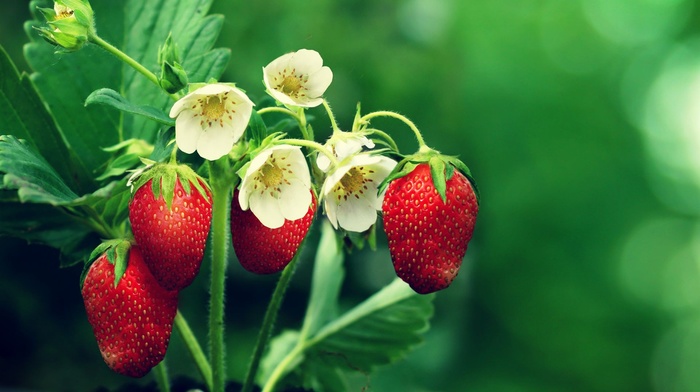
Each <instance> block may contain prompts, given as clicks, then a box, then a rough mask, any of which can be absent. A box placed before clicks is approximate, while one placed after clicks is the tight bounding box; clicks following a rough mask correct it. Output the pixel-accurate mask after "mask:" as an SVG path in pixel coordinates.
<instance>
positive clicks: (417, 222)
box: [0, 0, 478, 391]
mask: <svg viewBox="0 0 700 392" xmlns="http://www.w3.org/2000/svg"><path fill="white" fill-rule="evenodd" d="M40 11H41V13H42V14H43V15H44V17H45V18H46V23H45V24H43V25H40V26H38V27H36V29H37V30H38V31H39V33H40V34H41V35H42V36H43V38H45V39H46V40H47V41H49V42H50V43H52V44H53V45H55V46H56V47H57V48H58V51H59V52H64V53H63V54H61V55H62V56H71V55H73V52H77V51H80V50H82V49H83V47H85V46H86V45H88V44H92V45H95V46H98V47H101V48H103V49H105V50H106V51H107V52H109V53H111V54H112V55H114V56H115V57H116V58H117V59H119V60H121V61H123V62H124V63H125V64H127V65H128V66H130V67H132V68H133V69H134V70H135V71H136V72H138V74H137V75H136V76H140V77H143V78H145V79H146V80H148V81H149V82H152V83H153V84H154V85H156V86H157V87H158V91H159V94H160V95H161V97H162V98H165V100H164V101H163V102H164V104H163V105H161V107H162V108H156V107H153V106H149V105H143V104H137V103H134V102H132V101H130V100H129V98H128V97H127V96H125V95H124V92H123V91H121V92H118V91H115V90H113V89H109V88H101V89H98V90H96V91H94V92H93V93H92V94H90V95H89V96H88V97H87V98H86V101H85V102H86V105H95V104H102V105H106V106H108V107H111V108H115V109H117V110H119V111H121V112H122V115H124V116H140V117H142V118H144V119H145V121H150V122H152V123H155V124H158V126H159V131H158V134H157V137H155V138H154V139H153V140H149V139H148V138H139V137H133V138H129V139H126V138H122V137H120V140H119V143H118V144H116V145H113V146H111V147H108V148H107V151H109V152H111V153H113V157H112V159H111V160H110V161H109V163H108V164H107V165H106V166H105V167H104V168H103V170H102V172H101V174H100V175H99V176H98V178H97V180H98V181H103V182H105V183H106V185H104V186H103V187H102V188H100V189H98V190H97V191H95V192H93V193H92V194H89V195H87V196H84V197H78V196H77V195H75V193H74V191H73V190H72V189H71V187H70V185H68V184H67V183H66V182H64V181H63V179H62V176H61V175H59V174H58V173H57V171H56V170H55V169H54V168H53V167H52V164H51V163H49V162H47V161H46V160H45V158H44V157H42V156H41V155H40V154H39V153H38V152H37V151H36V150H35V149H33V146H32V145H31V143H28V142H26V141H22V140H20V139H18V138H16V137H14V136H11V135H5V136H0V171H2V172H3V173H5V175H4V189H7V190H17V191H18V192H17V193H18V194H19V195H20V198H21V197H22V193H23V192H24V193H25V196H26V193H27V192H29V193H30V194H32V193H31V192H35V196H36V194H38V195H39V196H36V197H34V198H32V197H29V198H27V197H24V199H22V200H21V201H23V202H27V201H31V202H44V203H46V202H47V201H46V199H51V200H53V201H54V202H52V203H51V202H49V204H51V205H53V206H54V207H55V208H60V209H63V210H64V211H69V212H70V213H71V214H72V215H73V217H74V218H75V219H76V220H77V221H79V222H80V223H81V224H84V225H85V226H86V227H87V230H89V231H90V232H92V233H95V234H97V235H99V236H100V238H101V239H102V240H103V241H102V242H101V243H100V244H99V245H98V246H96V247H95V248H94V249H92V252H91V254H90V256H89V257H87V258H86V260H85V264H84V265H85V268H84V273H83V277H82V280H81V291H82V295H83V299H84V303H85V308H86V311H87V318H88V321H89V322H90V324H91V325H92V327H93V331H94V334H95V337H96V339H97V343H98V346H99V349H100V352H101V354H102V357H103V359H104V361H105V362H106V363H107V365H108V366H109V367H110V368H111V369H113V370H114V371H116V372H118V373H120V374H123V375H127V376H131V377H142V376H144V375H145V374H147V373H148V372H149V371H150V370H151V369H152V368H154V367H155V368H156V369H157V372H156V373H157V374H156V375H157V377H158V380H159V382H160V384H161V385H162V387H163V388H164V389H167V385H168V381H167V374H166V373H165V368H164V366H159V364H162V361H163V359H164V357H165V354H166V350H167V347H168V343H169V340H170V335H171V331H172V329H173V327H176V328H178V329H179V330H180V332H181V333H182V335H183V337H184V338H185V342H186V344H187V347H188V349H189V350H190V352H191V354H192V358H193V360H194V361H195V363H196V364H197V367H198V369H199V370H200V373H201V376H202V379H203V382H204V384H205V385H206V386H207V388H208V389H209V390H212V391H222V390H223V389H224V385H225V381H226V380H225V378H226V377H225V370H224V366H225V351H224V347H225V345H224V341H223V326H224V324H225V323H224V314H223V303H224V298H225V293H224V279H225V275H226V263H227V260H228V254H227V249H228V246H229V241H230V242H231V243H232V245H233V250H234V252H235V254H236V256H237V259H238V261H239V262H240V263H241V265H242V266H243V268H245V269H246V270H248V271H250V272H252V273H256V274H275V273H280V272H281V275H280V280H279V283H278V285H277V287H276V289H275V292H274V293H273V297H272V300H271V301H270V304H269V306H268V309H267V313H266V316H265V319H264V320H263V326H262V328H261V332H260V337H259V340H258V342H257V345H256V348H255V352H254V354H253V356H252V359H251V362H250V364H249V371H248V375H247V379H246V380H243V383H244V386H243V389H244V390H250V389H251V388H252V386H253V384H254V383H257V384H259V385H260V386H261V387H263V390H265V391H272V390H274V389H275V388H276V387H277V386H278V385H279V384H280V382H281V381H283V380H286V381H289V382H296V383H299V384H301V385H303V386H305V387H309V388H313V389H315V390H338V389H339V388H340V387H339V385H342V380H340V379H339V377H340V374H339V372H337V371H330V370H329V369H338V368H340V369H342V368H343V367H345V368H348V367H349V365H348V364H351V366H350V367H351V368H359V369H363V370H364V369H367V370H369V369H371V368H372V367H374V366H376V365H379V364H384V363H389V362H391V361H393V360H395V359H396V358H398V357H400V356H401V355H402V354H403V353H405V352H406V351H407V349H408V348H410V347H411V346H413V345H414V344H415V343H416V342H417V341H419V334H420V333H421V332H423V331H424V330H425V329H426V328H427V319H428V317H429V316H430V313H431V307H430V302H429V301H430V299H431V298H432V296H420V295H416V293H419V294H429V293H433V292H435V291H439V290H442V289H445V288H447V287H448V286H449V285H450V284H451V283H452V281H453V280H454V279H455V277H456V276H457V273H458V271H459V268H460V266H461V264H462V259H463V258H464V256H465V253H466V251H467V244H468V242H469V240H470V239H471V236H472V232H473V230H474V225H475V221H476V216H477V212H478V193H477V190H476V186H475V183H474V180H473V178H472V176H471V174H470V172H469V169H468V168H467V167H466V166H465V165H464V164H463V163H462V162H461V161H460V160H459V159H457V158H456V157H452V156H446V155H443V154H441V153H439V152H438V151H436V150H434V149H432V148H430V147H428V146H427V144H426V143H425V141H424V140H423V137H422V135H421V133H420V132H419V130H418V128H417V127H416V125H415V124H414V123H413V122H411V121H410V120H408V119H407V118H406V117H404V116H403V115H400V114H398V113H395V112H390V111H375V112H370V113H367V114H363V113H362V112H361V107H360V105H359V104H358V106H357V114H356V116H355V118H354V121H353V123H352V125H351V126H350V127H349V130H346V131H344V130H342V129H341V128H340V127H339V125H338V124H337V123H336V121H335V117H334V115H333V112H332V109H331V106H330V104H329V103H328V101H327V100H326V99H325V98H324V93H325V92H326V90H327V89H328V88H329V86H330V85H331V83H332V80H333V72H332V71H331V69H330V68H329V67H328V66H325V65H323V59H322V58H321V56H320V54H319V53H318V52H316V51H313V50H308V49H301V50H298V51H296V52H292V53H287V54H284V55H282V56H280V57H278V58H277V59H275V60H273V61H272V62H270V63H269V64H268V65H266V66H265V67H263V68H262V79H263V83H264V86H265V92H266V93H267V97H265V98H263V99H261V100H259V101H258V102H254V101H253V100H251V99H250V98H249V96H248V95H247V93H246V92H245V91H244V90H242V89H241V88H239V87H238V86H236V85H235V84H233V83H224V82H220V81H217V80H216V79H215V77H216V75H207V76H208V78H207V80H206V81H202V80H195V81H194V82H193V81H191V80H190V79H191V78H192V75H193V74H195V72H194V70H192V69H188V62H187V61H186V59H185V58H183V56H182V55H181V50H180V49H179V47H178V44H177V40H176V39H174V38H173V36H172V35H168V36H167V38H166V39H165V40H164V41H163V42H162V44H161V46H160V48H159V50H158V53H157V58H158V70H157V71H155V72H154V71H152V70H149V69H148V68H147V67H146V66H144V65H142V64H140V63H139V62H138V61H136V60H134V59H133V58H132V57H130V56H128V55H127V54H126V53H125V52H123V51H121V50H120V49H118V48H116V47H115V46H112V45H111V44H109V43H108V42H106V41H105V40H103V39H102V38H101V37H100V36H99V35H98V34H97V28H96V25H95V21H94V15H93V11H92V8H91V5H90V4H89V3H88V2H87V0H56V1H55V3H54V7H53V8H40ZM196 38H197V37H196V34H195V39H196ZM201 76H202V75H201V73H200V74H199V75H198V78H199V79H202V78H201ZM159 99H160V97H159ZM316 107H322V108H324V109H325V113H326V114H327V117H328V119H329V120H330V126H331V127H332V135H331V136H330V138H328V139H327V140H326V141H325V142H324V143H323V144H321V143H319V142H317V141H316V139H315V135H314V129H313V128H312V126H311V123H310V121H309V120H310V118H311V117H310V116H307V111H308V110H309V109H311V108H316ZM166 113H167V114H166ZM378 117H389V118H393V119H396V120H399V121H402V122H403V123H405V125H406V126H407V127H408V128H409V129H410V130H411V131H412V132H413V133H414V135H415V137H416V140H417V142H418V145H419V148H418V150H417V151H416V152H415V153H412V154H402V153H401V152H400V151H398V148H397V146H396V143H395V142H394V141H393V139H392V138H391V136H390V135H389V134H388V133H387V132H385V131H383V130H380V129H377V128H375V127H373V126H372V125H371V121H372V120H373V119H375V118H378ZM267 118H269V119H276V121H275V122H274V124H271V125H268V121H269V120H268V121H266V119H267ZM296 132H298V133H299V134H300V137H297V138H295V137H292V136H291V134H292V133H296ZM12 159H18V160H16V161H15V162H14V163H13V164H10V163H9V162H11V160H12ZM17 162H27V163H28V165H29V166H32V165H33V167H32V168H27V167H24V166H22V165H21V164H18V163H17ZM321 214H323V217H321ZM378 216H381V219H382V220H383V228H384V231H385V234H386V237H387V239H388V243H389V250H390V254H391V260H392V262H393V266H394V268H395V271H396V274H397V276H398V278H400V280H397V281H395V282H394V283H391V284H389V285H387V286H386V287H385V288H384V289H383V290H381V291H380V292H378V293H377V294H376V295H374V296H372V297H371V298H369V299H368V300H367V301H365V302H363V303H361V304H359V305H358V306H357V307H355V308H353V309H351V310H349V311H348V312H346V313H343V314H340V312H339V310H338V306H337V297H338V291H339V288H340V284H341V282H342V276H343V274H342V259H343V257H342V256H343V252H344V251H346V250H347V248H352V247H363V246H364V245H365V244H366V243H369V245H370V246H371V247H374V245H375V236H376V230H375V228H376V224H377V219H378ZM314 222H318V223H319V224H322V225H323V228H322V237H321V241H320V243H319V249H318V251H317V253H316V259H315V263H316V265H315V267H314V277H313V287H312V289H311V299H310V302H309V307H308V309H307V315H306V318H305V320H304V324H303V326H302V327H301V329H300V330H299V331H286V332H283V333H282V334H281V335H279V336H278V337H276V338H274V339H273V340H272V342H271V344H268V343H270V342H269V340H270V335H271V332H272V329H273V325H274V321H275V317H276V314H277V311H278V310H279V307H280V305H281V301H282V297H283V295H284V291H285V289H286V286H287V284H288V283H289V280H290V279H291V276H292V273H293V271H294V268H295V264H296V262H297V260H298V259H299V254H300V253H301V252H300V249H301V247H302V246H303V244H304V239H305V238H306V236H307V233H308V232H309V229H310V227H311V226H312V224H313V223H314ZM87 246H89V242H88V244H84V243H83V244H80V247H81V248H85V247H87ZM72 250H75V249H72ZM66 253H68V252H66ZM73 254H75V252H74V253H73ZM78 254H80V253H78ZM206 254H211V270H212V274H211V292H210V295H211V303H210V319H209V328H210V329H209V339H210V341H209V347H210V353H209V357H208V358H207V356H205V355H204V354H203V352H202V350H201V348H200V346H199V343H198V342H197V339H196V338H195V337H194V336H193V335H192V333H191V331H190V330H189V327H188V325H187V321H185V318H184V316H183V315H182V314H181V313H179V312H178V310H177V302H178V296H179V295H180V292H181V291H182V290H183V289H184V288H186V287H187V286H189V285H190V284H191V283H192V282H193V280H194V279H195V277H196V276H197V275H198V273H199V272H200V267H201V266H202V263H203V260H204V259H205V255H206ZM407 287H410V289H412V290H413V291H411V290H410V289H407ZM356 332H357V334H358V336H359V337H357V338H355V339H354V340H353V339H351V338H350V337H351V336H353V334H354V333H356ZM268 346H269V347H268ZM314 350H318V351H316V352H335V353H341V354H342V356H343V358H344V361H341V362H342V363H329V361H324V360H322V359H321V360H319V358H320V357H321V356H314V355H309V354H311V353H313V352H314ZM330 362H332V361H330ZM340 389H342V388H340Z"/></svg>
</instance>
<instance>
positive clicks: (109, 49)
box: [89, 34, 179, 100]
mask: <svg viewBox="0 0 700 392" xmlns="http://www.w3.org/2000/svg"><path fill="white" fill-rule="evenodd" d="M89 39H90V42H92V43H94V44H95V45H97V46H99V47H101V48H102V49H104V50H106V51H107V52H109V53H110V54H112V55H113V56H114V57H116V58H118V59H119V60H121V61H123V62H125V63H126V64H128V65H129V66H130V67H131V68H133V69H135V70H136V71H137V72H138V73H140V74H141V75H143V76H145V77H146V79H148V80H150V81H151V82H152V83H153V84H155V85H156V86H158V88H161V86H160V82H159V81H158V77H157V76H156V75H155V74H154V73H153V72H151V71H149V70H148V68H146V67H144V66H143V65H141V63H139V62H138V61H136V60H134V59H133V58H131V57H129V55H127V54H126V53H124V52H122V51H121V50H119V49H118V48H117V47H115V46H114V45H112V44H110V43H109V42H107V41H105V40H103V39H102V38H101V37H100V36H98V35H97V34H92V35H90V37H89ZM169 95H170V97H171V98H172V99H174V100H177V99H178V98H179V97H178V96H177V95H175V94H169Z"/></svg>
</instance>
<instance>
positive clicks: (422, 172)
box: [382, 162, 479, 294]
mask: <svg viewBox="0 0 700 392" xmlns="http://www.w3.org/2000/svg"><path fill="white" fill-rule="evenodd" d="M441 168H444V165H443V166H442V167H441ZM449 169H453V168H449ZM450 171H451V170H450ZM445 197H446V202H443V200H442V198H441V196H440V194H439V192H438V190H437V189H436V187H435V184H434V180H433V176H432V174H431V169H430V165H429V164H428V163H427V162H424V163H420V164H418V165H417V166H415V168H414V169H413V170H412V171H410V172H409V173H408V174H407V175H405V176H403V177H399V178H397V179H394V180H393V181H392V182H390V183H389V186H388V187H387V189H386V194H385V196H384V202H383V204H382V212H383V217H384V218H383V219H384V231H385V232H386V235H387V238H388V240H389V251H390V253H391V260H392V262H393V263H394V269H395V270H396V274H397V275H398V277H399V278H401V279H402V280H404V281H405V282H407V283H408V284H409V285H410V286H411V288H412V289H413V290H415V291H416V292H418V293H420V294H427V293H431V292H434V291H438V290H442V289H444V288H446V287H447V286H449V285H450V284H451V283H452V280H453V279H454V278H455V276H456V275H457V272H458V271H459V267H460V266H461V264H462V259H463V258H464V254H465V253H466V251H467V244H468V242H469V240H470V239H471V237H472V232H473V231H474V224H475V222H476V215H477V212H478V209H479V206H478V202H477V197H476V195H475V192H474V189H473V188H472V185H471V183H470V182H469V180H468V179H467V178H466V177H465V176H464V175H463V174H462V173H460V172H459V171H458V170H454V172H453V173H452V176H451V177H450V178H449V179H447V182H446V187H445Z"/></svg>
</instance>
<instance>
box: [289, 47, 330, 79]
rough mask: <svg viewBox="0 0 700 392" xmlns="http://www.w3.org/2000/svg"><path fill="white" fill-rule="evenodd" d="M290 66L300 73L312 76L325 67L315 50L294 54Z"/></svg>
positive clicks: (301, 50) (302, 50) (304, 50)
mask: <svg viewBox="0 0 700 392" xmlns="http://www.w3.org/2000/svg"><path fill="white" fill-rule="evenodd" d="M289 64H290V65H293V66H294V68H296V70H297V72H298V73H303V74H312V73H314V72H316V71H318V70H319V69H320V68H321V67H322V66H323V59H322V58H321V55H320V54H319V53H318V52H317V51H315V50H311V49H299V50H297V51H296V52H294V53H293V56H292V57H291V59H290V60H289Z"/></svg>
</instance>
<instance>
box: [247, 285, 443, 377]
mask: <svg viewBox="0 0 700 392" xmlns="http://www.w3.org/2000/svg"><path fill="white" fill-rule="evenodd" d="M433 298H434V295H433V294H431V295H419V294H416V293H415V292H414V291H413V290H412V289H411V288H410V287H409V286H408V285H406V283H404V282H403V281H401V280H400V279H398V278H397V279H395V280H394V281H393V282H392V283H391V284H389V285H388V286H386V287H384V288H383V289H382V290H380V291H379V292H377V293H376V294H374V295H373V296H372V297H370V298H368V299H367V300H366V301H364V302H362V303H361V304H359V305H357V306H356V307H354V308H353V309H351V310H349V311H348V312H346V313H345V314H343V315H342V316H341V317H339V318H337V319H335V320H333V321H331V322H329V323H327V324H325V325H324V326H323V327H322V328H321V329H319V330H318V332H317V333H315V334H313V336H311V335H309V336H306V335H305V333H304V330H303V329H302V332H301V333H298V334H297V333H294V332H285V335H282V336H281V337H279V338H276V339H274V340H273V342H272V345H271V348H270V354H268V357H266V358H265V361H264V366H263V367H262V368H261V370H263V372H262V374H261V376H260V377H259V380H261V381H265V382H277V381H278V379H277V377H278V376H280V375H285V374H288V373H289V372H291V371H292V370H293V371H294V373H293V374H292V375H291V376H290V377H289V378H297V379H301V380H302V383H303V385H304V386H306V387H311V386H312V387H313V389H314V390H316V391H337V390H339V389H338V385H335V384H337V382H340V380H341V379H342V378H339V377H336V375H337V374H338V372H361V373H365V374H367V373H369V372H370V371H371V370H372V369H373V368H374V367H376V366H379V365H385V364H389V363H392V362H394V361H396V360H398V359H400V358H401V357H403V356H404V355H405V354H406V353H408V351H409V350H411V349H412V348H413V347H415V346H416V345H417V344H419V343H421V342H422V336H421V335H422V334H423V333H424V332H425V331H427V329H428V327H429V323H428V321H429V319H430V317H431V316H432V314H433V304H432V300H433ZM294 340H296V343H295V342H294ZM284 352H286V353H287V354H286V355H283V353H284ZM324 380H325V381H324ZM329 380H333V381H329ZM327 382H329V383H330V384H326V383H327Z"/></svg>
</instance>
